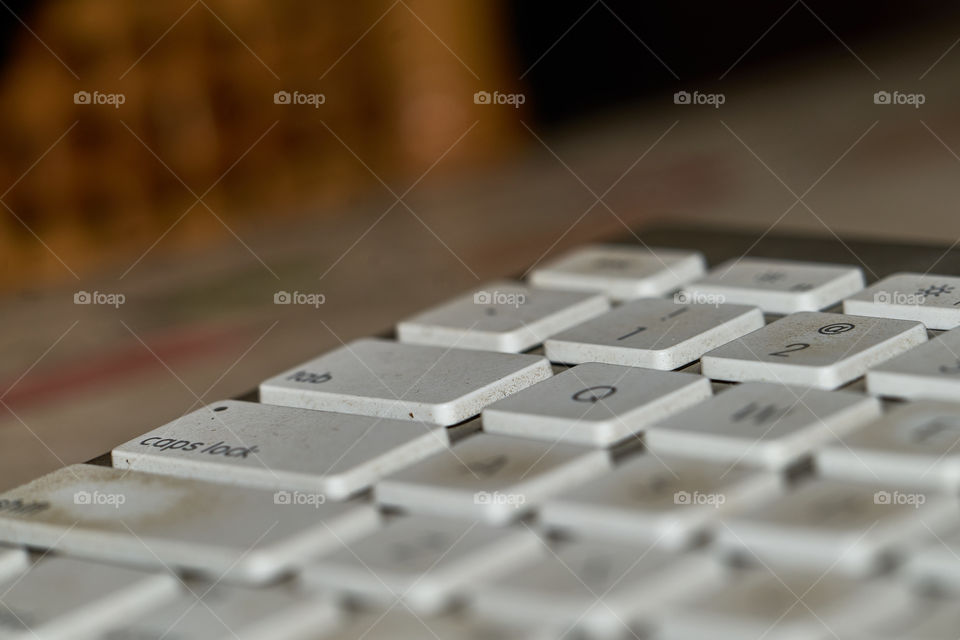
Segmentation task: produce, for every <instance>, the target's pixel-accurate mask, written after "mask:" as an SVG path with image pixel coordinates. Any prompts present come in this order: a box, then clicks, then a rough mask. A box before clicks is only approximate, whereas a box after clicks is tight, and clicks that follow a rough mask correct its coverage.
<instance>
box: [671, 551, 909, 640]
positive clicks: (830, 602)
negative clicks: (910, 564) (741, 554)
mask: <svg viewBox="0 0 960 640" xmlns="http://www.w3.org/2000/svg"><path fill="white" fill-rule="evenodd" d="M906 606H909V600H908V599H907V598H905V597H904V596H903V592H902V589H900V588H899V587H898V586H897V585H896V584H894V583H891V582H888V581H882V580H869V581H868V580H853V579H850V578H846V577H844V576H840V575H836V573H835V572H828V573H826V574H824V573H822V572H821V571H803V572H800V571H791V570H787V569H784V568H782V567H780V566H776V565H774V566H773V567H770V566H759V567H756V568H745V569H738V570H732V571H731V572H730V574H729V578H728V580H727V583H726V584H724V585H723V586H721V587H719V588H717V589H715V590H712V591H700V592H698V593H696V594H694V595H692V596H690V597H688V598H684V599H682V600H681V601H680V602H679V603H678V604H676V605H674V606H671V607H669V608H668V609H667V610H666V611H665V612H664V615H663V617H662V620H661V622H662V624H661V627H660V632H661V634H660V635H658V636H657V637H658V638H666V639H669V640H693V639H698V638H711V639H712V640H713V639H715V640H760V639H762V640H837V639H838V638H842V639H844V640H846V639H847V638H849V637H850V636H849V635H847V634H846V633H844V631H843V630H844V629H849V628H851V627H852V628H862V627H863V626H864V625H866V624H869V623H871V622H872V621H873V620H876V619H877V618H878V617H879V616H881V615H889V614H890V613H892V612H893V611H898V612H903V611H904V608H905V607H906ZM902 637H907V636H902ZM914 640H920V639H919V638H915V639H914Z"/></svg>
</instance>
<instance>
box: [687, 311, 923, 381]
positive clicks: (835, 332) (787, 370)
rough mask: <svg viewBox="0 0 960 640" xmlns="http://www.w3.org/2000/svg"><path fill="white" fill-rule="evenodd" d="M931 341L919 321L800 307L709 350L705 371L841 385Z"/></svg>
mask: <svg viewBox="0 0 960 640" xmlns="http://www.w3.org/2000/svg"><path fill="white" fill-rule="evenodd" d="M926 341H927V331H926V329H925V328H924V327H923V325H922V324H920V323H919V322H910V321H907V320H886V319H880V318H867V317H865V316H850V315H843V314H839V313H812V312H810V313H808V312H804V313H795V314H793V315H789V316H786V317H784V318H780V319H779V320H777V321H775V322H773V323H771V324H768V325H767V326H765V327H764V328H763V329H760V330H758V331H754V332H753V333H750V334H747V335H746V336H744V337H742V338H739V339H737V340H734V341H733V342H731V343H729V344H726V345H724V346H722V347H720V348H718V349H714V350H713V351H710V352H709V353H707V354H705V355H704V356H703V358H702V359H701V368H702V370H703V375H705V376H708V377H710V378H712V379H714V380H727V381H732V382H746V381H750V380H754V381H768V382H779V383H781V384H796V385H802V386H807V387H817V388H820V389H836V388H837V387H839V386H841V385H843V384H846V383H847V382H850V381H851V380H854V379H856V378H858V377H860V376H862V375H864V374H865V373H866V372H867V369H869V368H870V367H872V366H874V365H877V364H879V363H881V362H883V361H885V360H889V359H890V358H893V357H894V356H897V355H899V354H901V353H903V352H904V351H907V350H908V349H910V348H912V347H915V346H917V345H919V344H922V343H924V342H926Z"/></svg>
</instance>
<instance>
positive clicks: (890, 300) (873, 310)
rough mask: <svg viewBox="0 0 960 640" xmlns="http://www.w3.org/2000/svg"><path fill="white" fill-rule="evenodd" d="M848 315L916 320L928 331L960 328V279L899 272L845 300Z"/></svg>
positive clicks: (844, 305)
mask: <svg viewBox="0 0 960 640" xmlns="http://www.w3.org/2000/svg"><path fill="white" fill-rule="evenodd" d="M843 310H844V312H845V313H855V314H857V315H861V316H875V317H878V318H897V319H900V320H916V321H917V322H922V323H923V324H925V325H926V326H927V328H928V329H953V328H954V327H956V326H960V278H958V277H956V276H939V275H935V274H926V275H925V274H922V273H895V274H894V275H892V276H889V277H886V278H884V279H883V280H881V281H879V282H877V283H875V284H872V285H870V286H869V287H867V288H866V289H864V290H863V291H861V292H860V293H858V294H856V295H854V296H851V297H849V298H847V299H846V300H844V301H843Z"/></svg>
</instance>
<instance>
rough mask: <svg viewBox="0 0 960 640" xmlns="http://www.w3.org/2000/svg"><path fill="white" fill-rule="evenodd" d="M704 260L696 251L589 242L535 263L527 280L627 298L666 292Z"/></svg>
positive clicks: (700, 269) (697, 272) (692, 275)
mask: <svg viewBox="0 0 960 640" xmlns="http://www.w3.org/2000/svg"><path fill="white" fill-rule="evenodd" d="M705 264H706V263H705V261H704V259H703V256H702V255H701V254H700V253H698V252H696V251H683V250H677V249H644V248H643V247H636V246H628V245H619V246H618V245H593V246H587V247H583V248H580V249H577V250H575V251H573V252H571V253H568V254H566V255H563V256H560V257H559V258H557V259H556V260H553V261H550V262H548V263H546V264H544V265H543V266H540V267H537V268H536V269H535V270H534V271H533V273H532V274H530V282H531V284H533V285H534V286H537V287H545V288H547V289H568V290H573V291H597V292H600V293H604V294H606V295H608V296H610V297H611V298H614V299H616V300H630V299H631V298H642V297H644V296H661V295H663V294H665V293H669V292H671V291H673V290H674V289H677V288H679V287H681V286H682V285H684V284H686V283H687V282H690V281H691V280H695V279H697V278H699V277H700V276H701V275H703V273H704V271H705V266H704V265H705Z"/></svg>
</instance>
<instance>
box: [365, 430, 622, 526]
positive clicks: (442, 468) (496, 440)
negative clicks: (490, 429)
mask: <svg viewBox="0 0 960 640" xmlns="http://www.w3.org/2000/svg"><path fill="white" fill-rule="evenodd" d="M610 466H611V462H610V455H609V453H608V452H607V451H606V450H603V449H588V448H586V447H579V446H575V445H572V444H567V443H564V442H560V443H550V442H539V441H537V440H529V439H526V438H514V437H511V436H501V435H492V434H486V433H481V434H478V435H475V436H471V437H469V438H467V439H465V440H463V441H461V442H459V443H458V444H456V445H455V446H454V447H452V448H451V449H450V450H449V451H445V452H443V453H438V454H436V455H434V456H432V457H430V458H427V459H426V460H424V461H423V462H421V463H419V464H418V465H416V466H415V467H412V468H409V469H404V470H403V471H400V472H398V473H395V474H393V475H392V476H389V477H387V478H385V479H384V480H382V481H381V482H380V483H379V484H377V486H376V487H375V489H374V494H375V496H376V499H377V501H378V502H379V503H381V504H383V505H387V506H391V507H396V508H400V509H404V510H408V511H410V512H412V513H424V514H432V515H438V516H443V517H465V518H473V519H477V520H482V521H484V522H487V523H490V524H503V523H506V522H509V521H511V520H516V519H517V518H520V517H521V516H523V515H524V514H526V513H527V512H529V511H530V510H531V509H533V508H534V507H536V505H537V504H539V503H540V502H542V501H543V500H544V499H545V498H547V497H549V496H551V495H553V494H555V493H558V492H560V491H563V490H564V489H566V488H569V487H571V486H576V485H577V484H579V483H581V482H583V481H584V480H586V479H588V478H591V477H593V476H596V475H599V474H601V473H603V472H604V471H606V470H607V469H609V468H610Z"/></svg>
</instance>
